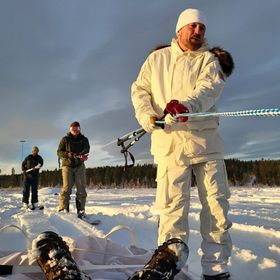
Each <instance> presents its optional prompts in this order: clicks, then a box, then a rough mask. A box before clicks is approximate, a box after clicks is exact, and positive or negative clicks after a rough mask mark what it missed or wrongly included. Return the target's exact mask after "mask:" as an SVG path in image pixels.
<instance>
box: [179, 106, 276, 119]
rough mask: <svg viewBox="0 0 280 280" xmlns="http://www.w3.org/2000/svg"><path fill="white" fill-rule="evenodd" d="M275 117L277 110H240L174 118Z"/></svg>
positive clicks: (187, 114) (193, 114)
mask: <svg viewBox="0 0 280 280" xmlns="http://www.w3.org/2000/svg"><path fill="white" fill-rule="evenodd" d="M208 116H220V117H277V116H280V109H279V108H271V109H256V110H242V111H235V112H204V113H182V114H177V115H176V116H175V117H176V118H178V117H208Z"/></svg>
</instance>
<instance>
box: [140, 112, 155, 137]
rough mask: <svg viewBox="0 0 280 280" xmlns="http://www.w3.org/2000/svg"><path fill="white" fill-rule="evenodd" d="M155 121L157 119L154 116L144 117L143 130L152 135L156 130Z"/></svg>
mask: <svg viewBox="0 0 280 280" xmlns="http://www.w3.org/2000/svg"><path fill="white" fill-rule="evenodd" d="M156 120H157V118H156V117H155V116H146V118H145V121H144V123H143V124H142V127H143V128H144V129H145V131H147V132H149V133H152V132H153V131H154V130H156V128H157V127H156V125H155V121H156Z"/></svg>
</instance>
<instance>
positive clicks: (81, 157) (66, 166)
mask: <svg viewBox="0 0 280 280" xmlns="http://www.w3.org/2000/svg"><path fill="white" fill-rule="evenodd" d="M89 149H90V146H89V141H88V139H87V137H85V136H84V135H83V134H81V132H80V124H79V123H78V122H73V123H71V125H70V129H69V133H67V135H66V136H64V137H63V138H62V139H61V141H60V143H59V146H58V150H57V155H58V157H59V158H60V159H62V179H63V186H62V189H61V192H60V195H59V211H64V210H66V211H68V212H69V202H70V195H71V193H72V187H73V185H74V184H75V186H76V188H77V192H76V208H77V213H78V216H79V217H82V216H84V215H85V203H86V197H87V193H86V168H85V164H84V161H86V160H87V157H88V153H89Z"/></svg>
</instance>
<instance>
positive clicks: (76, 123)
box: [70, 121, 80, 127]
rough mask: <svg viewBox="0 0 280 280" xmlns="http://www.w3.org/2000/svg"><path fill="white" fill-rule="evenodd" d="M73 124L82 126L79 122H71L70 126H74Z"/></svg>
mask: <svg viewBox="0 0 280 280" xmlns="http://www.w3.org/2000/svg"><path fill="white" fill-rule="evenodd" d="M72 126H74V127H77V126H78V127H80V124H79V122H77V121H76V122H72V123H71V124H70V127H72Z"/></svg>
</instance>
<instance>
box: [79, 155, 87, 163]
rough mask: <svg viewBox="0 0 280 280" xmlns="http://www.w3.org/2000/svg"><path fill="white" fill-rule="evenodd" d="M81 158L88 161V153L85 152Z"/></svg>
mask: <svg viewBox="0 0 280 280" xmlns="http://www.w3.org/2000/svg"><path fill="white" fill-rule="evenodd" d="M80 159H81V160H82V161H86V160H87V159H88V155H87V154H83V155H81V156H80Z"/></svg>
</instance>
